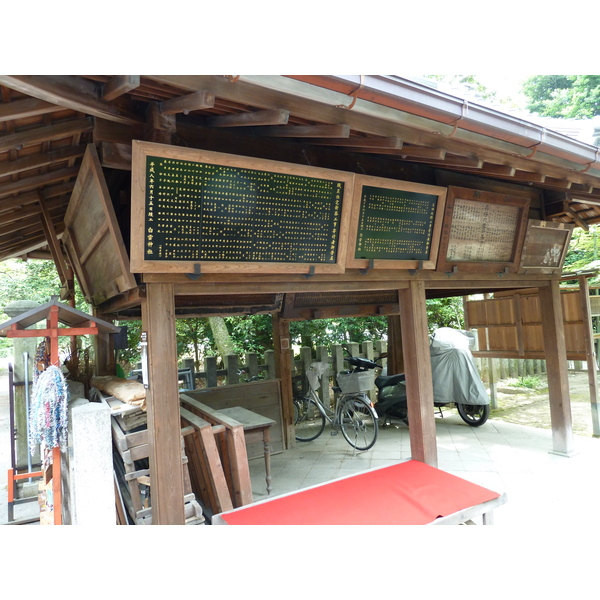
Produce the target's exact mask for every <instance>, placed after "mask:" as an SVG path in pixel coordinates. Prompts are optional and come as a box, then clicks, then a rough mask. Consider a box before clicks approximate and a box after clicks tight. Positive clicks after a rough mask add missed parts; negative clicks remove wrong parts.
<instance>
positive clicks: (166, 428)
mask: <svg viewBox="0 0 600 600" xmlns="http://www.w3.org/2000/svg"><path fill="white" fill-rule="evenodd" d="M142 327H143V329H144V331H145V332H147V334H148V378H149V387H148V390H147V395H146V404H147V413H148V443H149V448H150V454H149V459H150V480H151V481H152V524H153V525H154V524H156V525H183V524H184V523H185V510H184V500H183V497H184V486H183V467H182V461H181V434H180V430H181V426H180V415H179V385H178V377H177V343H176V339H175V302H174V295H173V286H172V285H170V284H160V283H158V284H149V285H147V286H146V301H145V302H144V303H143V304H142Z"/></svg>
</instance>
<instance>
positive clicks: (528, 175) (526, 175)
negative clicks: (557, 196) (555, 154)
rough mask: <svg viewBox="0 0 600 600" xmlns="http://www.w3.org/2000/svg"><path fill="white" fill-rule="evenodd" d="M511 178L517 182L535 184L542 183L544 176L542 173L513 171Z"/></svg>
mask: <svg viewBox="0 0 600 600" xmlns="http://www.w3.org/2000/svg"><path fill="white" fill-rule="evenodd" d="M513 178H514V179H516V180H517V181H535V182H536V183H544V180H545V179H546V176H545V175H544V174H543V173H534V172H532V171H521V170H517V171H515V174H514V175H513Z"/></svg>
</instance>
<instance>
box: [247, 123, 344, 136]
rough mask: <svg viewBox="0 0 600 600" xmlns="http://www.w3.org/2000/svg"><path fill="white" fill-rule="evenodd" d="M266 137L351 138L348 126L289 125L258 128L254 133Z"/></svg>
mask: <svg viewBox="0 0 600 600" xmlns="http://www.w3.org/2000/svg"><path fill="white" fill-rule="evenodd" d="M252 133H255V134H256V135H259V136H264V137H282V138H283V137H285V138H347V137H349V136H350V127H349V126H348V125H287V126H286V127H281V126H277V125H275V126H273V127H257V128H256V129H255V130H253V131H252Z"/></svg>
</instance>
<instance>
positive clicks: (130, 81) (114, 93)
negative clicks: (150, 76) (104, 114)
mask: <svg viewBox="0 0 600 600" xmlns="http://www.w3.org/2000/svg"><path fill="white" fill-rule="evenodd" d="M139 86H140V76H139V75H115V76H114V77H111V79H109V80H108V81H107V82H106V83H105V84H104V85H103V87H102V97H103V98H104V100H114V99H115V98H118V97H119V96H122V95H123V94H126V93H127V92H130V91H131V90H134V89H136V88H138V87H139Z"/></svg>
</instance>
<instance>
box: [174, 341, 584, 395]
mask: <svg viewBox="0 0 600 600" xmlns="http://www.w3.org/2000/svg"><path fill="white" fill-rule="evenodd" d="M346 346H347V347H348V349H349V351H350V353H351V354H352V355H353V356H362V357H365V358H369V359H371V360H378V359H379V357H380V355H381V354H382V353H384V352H386V350H387V342H386V341H376V342H363V343H361V344H358V343H350V344H346ZM344 356H345V353H344V350H343V348H342V346H341V345H339V344H336V345H333V346H331V349H328V348H327V347H326V346H318V347H317V348H316V350H315V351H313V350H312V349H311V348H306V347H302V348H300V349H299V352H298V353H297V354H295V356H294V365H293V377H294V380H295V383H297V384H298V385H301V383H302V379H303V375H304V374H305V372H306V370H307V369H308V367H309V366H310V364H311V363H313V362H316V361H319V362H327V363H328V364H329V365H330V368H329V370H328V371H327V373H326V374H325V377H323V379H322V381H321V388H320V390H319V395H320V397H321V398H322V399H325V398H329V397H330V394H331V387H332V382H333V376H334V374H336V373H339V372H340V371H343V370H345V369H347V368H348V364H347V363H345V361H344ZM379 362H381V364H382V366H384V367H385V366H386V359H385V358H384V359H382V360H381V361H379ZM218 363H219V358H218V357H216V356H207V357H206V358H205V359H204V368H203V370H202V371H194V364H193V360H192V359H186V360H184V361H183V365H182V367H183V369H180V373H181V372H182V371H184V370H189V371H190V372H191V378H192V379H193V381H195V386H196V387H197V388H205V387H208V388H211V387H217V386H218V385H235V384H238V383H244V382H245V381H249V380H252V379H253V378H258V379H275V378H276V376H275V356H274V352H273V350H267V351H266V352H265V353H264V355H263V356H262V357H261V356H260V355H259V354H257V353H247V354H245V355H243V356H238V355H236V354H229V355H227V356H225V358H224V360H223V365H224V367H223V368H218ZM475 363H476V364H477V367H478V369H479V373H480V375H481V378H482V380H483V382H484V383H485V384H486V385H489V384H490V382H492V383H497V382H498V381H500V380H505V379H517V378H521V377H527V376H536V375H537V376H539V375H543V374H545V373H546V362H545V361H544V360H530V359H508V358H476V359H475ZM585 366H586V364H585V363H583V367H585ZM490 368H492V369H493V371H491V374H492V377H491V380H490ZM569 368H570V369H571V370H581V369H582V363H581V362H569Z"/></svg>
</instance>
